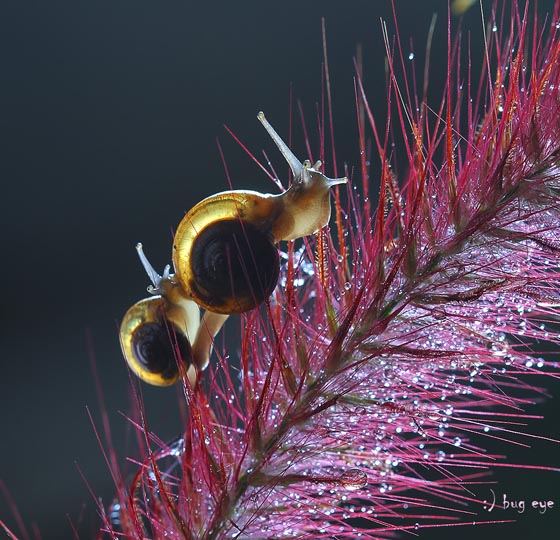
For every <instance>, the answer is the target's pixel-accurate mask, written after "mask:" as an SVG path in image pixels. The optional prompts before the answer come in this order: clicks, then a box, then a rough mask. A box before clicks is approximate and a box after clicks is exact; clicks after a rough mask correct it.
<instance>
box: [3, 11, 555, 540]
mask: <svg viewBox="0 0 560 540" xmlns="http://www.w3.org/2000/svg"><path fill="white" fill-rule="evenodd" d="M395 3H396V4H397V6H396V11H397V18H398V24H399V30H400V35H401V39H402V44H403V49H404V51H405V53H409V52H410V53H414V55H415V57H416V60H415V61H417V62H418V64H417V71H418V73H419V74H420V73H422V70H423V63H422V62H423V57H424V54H423V53H424V50H425V44H426V39H427V35H428V29H429V25H430V21H431V19H432V16H433V14H434V13H436V14H437V16H438V18H437V24H436V30H435V36H434V47H433V50H432V70H431V76H430V77H431V78H430V88H431V93H432V96H433V97H432V105H433V106H436V105H438V104H439V102H440V96H441V92H442V85H443V83H444V80H445V75H446V68H445V66H446V42H447V36H446V20H447V2H446V1H445V0H426V1H419V0H397V1H396V2H395ZM552 3H553V2H552V0H549V1H541V2H539V12H540V13H541V14H544V13H546V12H547V11H549V10H550V8H551V6H552ZM487 4H488V3H487V2H485V6H486V7H487V8H488V9H489V6H488V5H487ZM530 4H532V3H530ZM531 7H532V6H531ZM321 17H325V21H326V28H327V39H328V50H329V64H330V74H331V83H332V90H333V108H334V129H335V138H336V146H337V156H338V158H339V159H340V163H339V164H338V165H339V167H341V166H342V165H343V164H344V163H345V162H346V163H348V165H349V166H350V167H352V166H354V165H356V164H358V145H357V127H356V120H355V118H356V112H355V99H354V81H353V77H354V66H353V57H354V56H355V54H356V47H357V44H361V46H362V48H363V58H364V82H365V87H366V90H367V93H368V96H369V102H370V104H371V105H372V107H373V109H374V113H375V111H376V109H378V110H379V111H380V113H382V112H383V110H384V108H385V101H384V100H385V75H384V70H385V66H384V56H385V49H384V45H383V39H382V34H381V24H380V18H382V19H384V20H386V21H387V25H388V28H389V34H390V35H392V34H393V33H394V30H395V24H394V21H393V15H392V11H391V5H390V2H389V1H388V0H376V1H373V0H367V1H366V0H363V1H362V0H347V1H345V2H338V1H336V2H335V1H324V2H295V1H292V0H285V1H283V2H256V1H245V2H219V3H215V2H213V3H210V2H208V3H206V4H203V3H202V2H196V3H195V2H188V1H176V0H170V1H167V2H155V1H148V0H95V1H82V2H77V1H76V0H56V1H54V0H53V1H49V2H37V1H29V0H5V1H4V2H2V4H1V6H0V58H1V61H0V104H1V105H0V106H1V109H0V139H1V140H0V178H1V185H2V191H1V196H0V210H1V212H0V219H1V221H2V237H1V248H0V249H1V251H0V253H1V254H0V260H1V261H2V264H1V268H0V274H1V281H0V282H1V283H2V284H3V290H2V309H1V318H2V320H1V326H0V328H1V341H0V362H1V368H2V369H1V371H0V392H1V393H0V395H1V397H2V407H1V409H0V411H1V412H0V416H1V429H0V446H1V448H0V452H1V453H0V478H2V480H3V482H4V484H5V487H6V488H7V490H9V492H10V494H11V496H10V497H11V498H13V500H14V502H15V505H16V506H17V508H18V510H19V512H20V513H21V517H22V519H23V521H24V522H25V523H26V525H27V527H28V528H29V529H30V530H32V531H33V530H38V531H40V535H41V537H42V538H45V539H58V538H72V537H73V532H72V529H71V527H70V525H69V522H68V520H69V519H70V520H71V521H72V522H73V523H74V524H75V526H76V528H77V529H79V531H80V534H81V538H84V539H86V538H92V537H93V535H94V532H95V530H96V527H98V526H99V520H98V517H97V510H96V500H95V499H94V497H93V496H92V495H91V493H90V492H89V490H88V487H87V486H86V484H85V482H84V480H83V479H82V477H81V475H80V473H79V471H78V467H79V469H80V470H81V471H82V472H83V475H84V476H85V478H86V479H87V481H88V483H89V485H90V487H91V490H92V492H93V493H94V494H95V497H99V498H102V500H103V502H104V503H105V504H108V503H109V502H110V501H111V499H112V496H113V493H114V485H113V483H112V480H111V476H110V474H109V471H108V468H107V466H106V464H105V462H104V459H103V455H102V452H101V448H100V446H99V443H98V442H97V440H96V437H95V433H94V429H93V427H92V425H91V423H90V420H89V418H88V414H87V411H86V406H87V407H89V408H90V410H91V413H92V417H93V419H94V421H95V422H96V424H97V426H98V429H101V411H102V410H103V407H104V410H106V411H107V414H108V416H109V419H110V424H111V428H112V435H113V445H114V447H115V449H116V452H117V455H118V459H119V461H120V463H121V464H122V465H123V467H125V469H126V467H127V465H126V461H125V458H126V456H127V455H136V451H135V449H134V439H133V437H132V436H131V433H130V429H129V427H128V426H127V421H126V420H125V419H124V418H123V416H122V414H120V412H121V411H122V412H124V413H126V412H127V411H130V403H131V399H130V390H129V389H130V384H129V380H128V375H127V370H126V368H125V364H124V361H123V360H122V358H121V352H120V347H119V343H118V335H117V328H118V324H119V322H120V318H121V317H122V315H123V314H124V312H125V311H126V309H127V308H128V307H129V305H131V304H132V303H134V302H135V301H137V300H139V299H140V298H142V297H144V296H145V289H146V286H147V285H148V280H147V277H146V275H145V274H144V272H143V270H142V268H141V266H140V264H139V262H138V260H137V256H136V253H135V250H134V245H135V244H136V243H137V242H138V241H142V242H143V243H144V247H145V249H146V252H147V254H148V256H149V258H150V260H151V261H152V263H153V264H154V266H155V267H156V268H157V269H158V270H161V269H162V268H163V266H164V265H165V264H167V263H169V262H170V258H171V240H172V230H173V228H174V227H176V225H177V224H178V223H179V221H180V220H181V218H182V216H183V215H184V213H185V212H186V211H187V210H189V209H190V208H191V207H192V206H193V205H194V204H195V203H196V202H198V201H199V200H200V199H202V198H203V197H206V196H208V195H210V194H212V193H215V192H216V191H220V190H224V189H227V188H228V184H227V178H226V175H225V173H224V168H223V165H222V163H221V160H220V155H219V152H218V147H217V144H216V139H217V138H218V139H219V140H220V142H221V144H222V146H223V149H224V153H225V158H226V161H227V164H228V168H229V171H230V173H231V178H232V183H233V185H234V187H235V188H250V189H258V190H260V191H271V192H274V191H275V186H274V185H273V184H272V183H271V182H270V180H269V179H268V178H267V177H266V176H265V175H264V174H263V173H262V171H260V169H259V168H258V167H257V166H256V165H255V164H254V163H253V162H252V161H251V159H250V158H249V157H248V156H247V155H246V154H245V153H244V152H243V150H242V149H241V148H240V147H239V146H238V145H237V143H235V142H234V141H233V140H232V138H231V137H230V136H229V135H228V134H227V132H226V131H225V129H224V127H223V124H227V125H228V126H229V127H230V128H231V129H232V130H233V131H234V132H235V133H236V134H237V135H238V136H239V137H240V138H241V139H242V141H244V143H245V144H246V145H247V146H248V148H249V149H250V150H251V151H252V152H254V153H255V154H257V155H261V154H260V152H261V150H262V149H266V151H267V153H268V155H269V157H270V158H271V159H272V161H273V163H274V164H275V165H276V166H277V171H279V172H281V173H282V174H286V172H287V167H286V166H285V164H284V163H283V160H282V159H281V157H280V155H279V153H278V152H277V150H276V149H275V147H274V146H273V143H272V142H271V141H270V140H269V138H268V136H267V135H266V133H265V131H264V130H263V128H262V127H261V125H260V124H259V123H258V121H257V119H256V113H257V111H259V110H261V109H262V110H264V111H265V112H266V113H267V117H268V118H269V120H270V121H271V123H272V124H273V125H274V126H275V128H276V129H277V130H278V132H279V133H280V134H281V135H282V136H284V137H285V138H286V139H287V134H288V130H289V104H290V92H292V95H293V99H294V103H295V100H296V99H300V100H301V103H302V107H303V110H304V113H305V117H306V121H307V123H308V125H309V126H310V136H311V139H312V142H313V143H314V144H315V149H317V137H316V132H315V130H313V129H312V127H313V126H314V125H315V122H316V120H315V119H316V104H317V103H318V102H320V101H321V92H322V87H321V69H322V68H321V66H322V61H323V51H322V37H321ZM480 21H481V19H480V11H479V8H477V6H475V7H473V8H472V9H471V10H470V11H469V12H467V13H466V15H465V17H464V20H463V22H462V26H463V29H464V30H465V36H466V33H467V32H468V33H469V35H470V39H471V52H472V55H473V57H474V58H475V62H476V61H479V59H480V58H481V55H482V51H483V49H482V43H483V40H482V29H481V22H480ZM458 24H459V20H457V19H454V20H453V22H452V25H453V32H454V33H455V31H456V29H457V28H458ZM508 24H509V23H508ZM477 59H478V60H477ZM296 118H297V116H296ZM293 133H294V143H293V145H292V147H293V150H294V152H295V153H296V154H297V155H299V156H304V155H305V146H304V144H303V139H302V135H301V133H302V129H301V124H300V123H299V121H298V120H296V121H295V122H294V127H293ZM326 170H327V173H328V172H329V171H330V172H332V163H328V162H327V169H326ZM339 170H340V169H339ZM229 325H230V326H229V328H230V329H229V334H230V337H231V335H232V334H234V333H235V331H236V323H235V322H233V323H229ZM224 339H225V340H226V344H227V340H228V329H227V328H226V333H225V337H224ZM232 343H233V342H232ZM232 347H233V346H232ZM232 353H233V354H234V353H235V351H232ZM90 357H93V358H94V364H95V366H96V369H97V372H98V373H99V379H100V386H101V388H102V390H103V394H104V399H105V401H104V405H103V406H102V405H101V404H100V403H99V400H98V398H97V396H96V385H95V381H94V377H93V376H92V367H91V362H90ZM547 384H548V385H549V386H550V388H551V393H552V394H554V393H556V395H557V396H560V388H559V385H558V384H556V385H554V384H552V382H547ZM144 390H145V400H146V409H147V413H148V422H149V425H150V427H151V428H152V429H153V430H154V431H155V432H156V433H157V434H158V435H159V436H160V437H161V438H162V439H163V440H168V439H171V438H173V437H175V436H176V435H178V434H179V432H180V429H181V428H180V426H181V420H180V414H181V411H180V409H179V407H178V406H177V392H176V391H175V389H158V388H155V389H154V388H148V387H144ZM531 412H532V413H534V414H544V415H545V416H546V420H544V421H536V422H535V423H534V424H533V425H531V426H530V427H529V428H527V429H528V430H529V431H531V432H534V433H542V434H545V435H547V436H548V437H556V438H558V437H559V436H560V430H559V427H558V425H559V422H558V414H559V412H560V406H559V400H556V401H555V402H554V401H548V402H545V403H543V404H539V405H537V406H536V407H534V408H533V409H532V410H531ZM525 442H527V444H531V445H532V448H530V449H528V448H520V447H516V446H513V445H499V444H496V446H495V447H494V451H496V452H503V453H507V454H508V455H509V456H510V462H511V463H531V464H537V465H552V466H560V458H559V456H558V454H559V452H558V450H559V447H558V446H557V445H554V444H553V443H550V442H545V441H538V440H537V441H532V440H528V439H527V440H526V441H525ZM128 470H132V467H131V466H128ZM559 478H560V476H559V475H558V474H553V473H543V472H538V471H529V472H527V471H525V472H524V471H522V470H502V471H500V472H499V473H498V474H497V475H496V480H497V487H494V490H495V491H496V492H498V493H503V492H508V493H509V494H511V497H512V498H514V497H517V498H518V499H521V498H524V499H526V500H532V499H543V500H554V501H555V504H556V507H555V508H554V509H553V510H551V511H549V512H548V513H547V514H546V515H542V516H541V515H538V514H536V512H534V511H532V512H531V511H529V510H526V512H525V514H523V515H516V514H515V513H508V514H506V513H502V514H499V515H493V516H491V517H492V518H493V519H515V518H516V517H517V518H518V522H517V523H515V524H509V525H496V526H481V527H477V528H476V532H473V529H472V528H470V529H468V528H458V529H454V530H453V534H454V535H456V537H457V538H471V537H472V535H473V534H476V535H477V536H478V537H479V538H481V539H482V538H491V537H495V536H496V535H497V534H502V533H503V534H507V536H508V537H509V538H529V537H532V538H536V537H537V535H538V534H541V535H543V537H546V536H544V535H547V536H550V534H549V532H550V531H552V530H555V531H557V529H558V526H559V525H560V490H558V488H557V486H558V479H559ZM487 493H488V490H487V488H486V487H484V488H481V491H480V492H479V493H477V494H478V495H479V496H480V497H482V498H484V497H486V494H487ZM488 495H489V493H488ZM10 497H8V498H6V497H4V496H2V495H0V519H2V520H4V521H5V522H6V523H7V524H8V526H9V527H11V528H13V529H14V530H15V531H16V532H17V530H18V529H17V524H16V519H15V517H14V514H13V509H12V508H10V505H9V504H8V502H7V500H8V499H9V498H10ZM482 517H486V516H482ZM2 534H3V533H0V536H1V535H2ZM417 534H419V535H420V537H421V538H432V539H434V538H436V539H437V538H448V535H449V530H448V529H442V530H430V531H426V532H422V531H418V533H417Z"/></svg>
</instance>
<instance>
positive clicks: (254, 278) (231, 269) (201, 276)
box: [120, 112, 347, 386]
mask: <svg viewBox="0 0 560 540" xmlns="http://www.w3.org/2000/svg"><path fill="white" fill-rule="evenodd" d="M258 119H259V120H260V121H261V123H262V124H263V126H264V128H265V129H266V131H267V132H268V134H269V135H270V137H271V138H272V140H273V141H274V142H275V144H276V146H277V147H278V149H279V150H280V152H281V153H282V155H283V156H284V158H285V159H286V161H287V162H288V165H289V166H290V168H291V169H292V172H293V174H294V180H293V182H292V185H291V186H290V188H289V189H288V190H287V191H285V192H284V193H281V194H278V195H272V194H268V193H259V192H257V191H249V190H232V191H224V192H221V193H217V194H215V195H212V196H210V197H207V198H206V199H204V200H202V201H201V202H199V203H198V204H197V205H196V206H194V207H193V208H192V209H191V210H190V211H189V212H187V214H186V215H185V217H184V218H183V219H182V220H181V222H180V224H179V226H178V228H177V231H176V233H175V237H174V240H173V253H172V260H173V267H174V269H175V274H171V273H170V270H171V269H170V267H169V265H168V266H166V267H165V269H164V272H163V274H162V275H159V274H158V273H157V272H156V271H155V270H154V268H153V267H152V265H151V264H150V263H149V261H148V259H147V258H146V256H145V255H144V252H143V250H142V245H141V244H139V245H138V246H137V251H138V255H139V257H140V260H141V262H142V265H143V266H144V269H145V270H146V273H147V274H148V276H149V277H150V280H151V282H152V285H151V286H150V287H148V292H149V293H150V294H151V295H152V296H151V297H150V298H147V299H144V300H141V301H140V302H137V303H136V304H134V305H133V306H132V307H131V308H130V309H129V310H128V311H127V312H126V314H125V316H124V318H123V321H122V324H121V329H120V338H121V346H122V350H123V354H124V356H125V359H126V361H127V363H128V365H129V366H130V368H131V370H132V371H133V372H134V373H135V374H136V375H137V376H138V377H139V378H140V379H142V380H143V381H145V382H147V383H150V384H154V385H158V386H167V385H170V384H173V383H174V382H175V381H176V380H177V379H178V378H179V376H180V373H179V368H178V364H179V362H178V361H180V362H183V363H184V365H185V366H186V368H187V376H188V378H189V381H190V382H191V384H193V385H194V384H195V382H196V378H197V373H198V371H202V370H204V369H205V368H206V367H207V365H208V361H209V358H210V354H211V351H212V344H213V340H214V338H215V336H216V334H217V333H218V332H219V330H220V328H221V327H222V325H223V324H224V322H225V320H226V319H227V317H228V316H229V315H230V314H233V313H243V312H245V311H249V310H251V309H253V308H255V307H257V306H259V305H260V304H262V303H263V302H265V301H266V300H267V299H268V298H269V296H270V295H271V294H272V292H273V290H274V288H275V287H276V283H277V281H278V276H279V269H280V261H279V256H278V250H277V247H276V244H277V243H278V242H279V241H281V240H294V239H296V238H300V237H303V236H306V235H309V234H312V233H314V232H316V231H318V230H319V229H321V228H322V227H324V226H325V225H326V224H327V223H328V221H329V218H330V213H331V207H330V189H331V187H333V186H335V185H338V184H343V183H346V182H347V179H346V178H334V179H332V178H327V177H326V176H325V175H324V174H322V173H321V172H320V171H319V169H320V168H321V165H322V164H321V161H317V162H316V163H315V164H314V165H311V162H310V161H307V160H306V161H304V162H303V163H301V162H300V161H299V160H298V159H297V158H296V157H295V155H294V154H293V153H292V151H291V150H290V149H289V148H288V146H287V145H286V144H285V143H284V141H283V140H282V139H281V138H280V136H279V135H278V133H276V131H275V130H274V128H273V127H272V126H271V125H270V124H269V123H268V121H267V120H266V118H265V116H264V114H263V113H262V112H259V114H258ZM200 307H202V308H204V309H205V313H204V316H203V318H202V320H200V309H199V308H200Z"/></svg>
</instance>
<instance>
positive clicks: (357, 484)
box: [340, 469, 368, 489]
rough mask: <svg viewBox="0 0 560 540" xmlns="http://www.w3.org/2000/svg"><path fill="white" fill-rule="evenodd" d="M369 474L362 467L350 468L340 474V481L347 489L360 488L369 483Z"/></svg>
mask: <svg viewBox="0 0 560 540" xmlns="http://www.w3.org/2000/svg"><path fill="white" fill-rule="evenodd" d="M367 482H368V478H367V474H366V473H365V472H364V471H361V470H360V469H348V470H347V471H344V472H343V473H342V474H341V475H340V483H341V484H342V485H343V486H344V487H345V488H346V489H359V488H361V487H364V486H365V485H367Z"/></svg>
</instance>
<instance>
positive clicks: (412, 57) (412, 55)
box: [408, 52, 414, 60]
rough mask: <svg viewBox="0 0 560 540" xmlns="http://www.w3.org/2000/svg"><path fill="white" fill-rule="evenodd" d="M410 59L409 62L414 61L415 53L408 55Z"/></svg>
mask: <svg viewBox="0 0 560 540" xmlns="http://www.w3.org/2000/svg"><path fill="white" fill-rule="evenodd" d="M408 59H409V60H414V53H413V52H411V53H410V54H409V55H408Z"/></svg>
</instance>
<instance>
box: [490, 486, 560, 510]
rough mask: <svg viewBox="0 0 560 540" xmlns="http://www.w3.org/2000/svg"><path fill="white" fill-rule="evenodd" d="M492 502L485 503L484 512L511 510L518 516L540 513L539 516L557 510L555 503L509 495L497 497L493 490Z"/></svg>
mask: <svg viewBox="0 0 560 540" xmlns="http://www.w3.org/2000/svg"><path fill="white" fill-rule="evenodd" d="M490 492H491V497H490V500H485V501H484V507H483V508H484V510H487V511H488V512H492V511H493V510H509V511H515V512H517V513H518V514H523V513H525V511H527V512H531V511H532V512H538V513H539V514H542V515H544V514H546V513H547V512H549V511H551V510H553V509H554V508H555V504H554V501H552V500H547V499H542V500H541V499H539V498H531V499H523V498H520V497H513V496H511V495H509V494H507V493H503V495H502V496H501V497H500V495H496V493H494V491H493V490H492V489H491V490H490Z"/></svg>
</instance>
